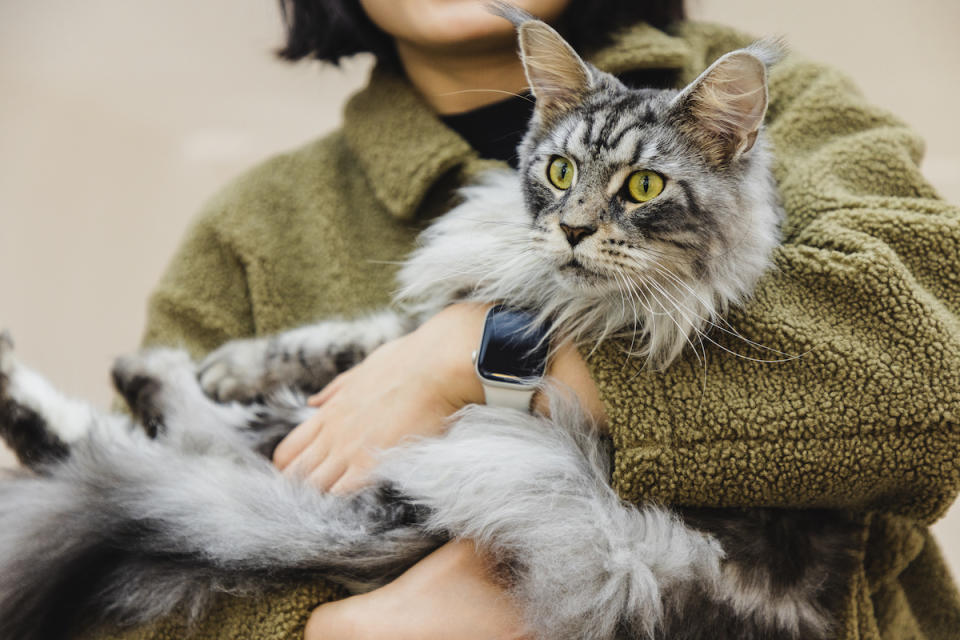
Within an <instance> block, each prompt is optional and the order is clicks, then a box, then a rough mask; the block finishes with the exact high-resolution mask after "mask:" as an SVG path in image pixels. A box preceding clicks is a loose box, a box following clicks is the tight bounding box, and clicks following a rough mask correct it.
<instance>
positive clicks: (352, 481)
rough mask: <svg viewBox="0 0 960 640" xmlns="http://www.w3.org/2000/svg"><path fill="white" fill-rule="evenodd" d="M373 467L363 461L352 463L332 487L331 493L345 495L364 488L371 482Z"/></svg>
mask: <svg viewBox="0 0 960 640" xmlns="http://www.w3.org/2000/svg"><path fill="white" fill-rule="evenodd" d="M371 468H372V467H371V466H369V465H367V464H364V463H363V462H361V463H356V464H352V465H350V467H349V468H348V469H347V470H346V472H344V474H343V475H342V476H340V479H339V480H337V481H336V482H335V483H333V485H332V486H331V487H330V493H335V494H337V495H340V496H345V495H348V494H351V493H354V492H356V491H359V490H360V489H363V488H364V487H365V486H367V485H368V484H370V470H371Z"/></svg>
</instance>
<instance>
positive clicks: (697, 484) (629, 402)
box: [587, 59, 960, 522]
mask: <svg viewBox="0 0 960 640" xmlns="http://www.w3.org/2000/svg"><path fill="white" fill-rule="evenodd" d="M770 95H771V102H770V108H769V113H768V122H767V134H768V139H769V140H770V141H771V143H772V144H773V147H774V151H775V154H776V163H775V173H776V177H777V181H778V183H779V185H780V189H781V194H782V198H783V202H784V205H785V208H786V212H787V220H786V223H785V226H784V229H783V231H784V242H783V244H782V246H781V247H780V248H779V249H778V250H777V251H776V253H775V255H774V262H775V268H774V269H773V270H772V272H771V273H769V274H768V275H767V276H765V277H764V278H763V279H762V281H761V283H760V285H759V287H758V289H757V291H756V294H755V297H754V299H753V300H751V301H750V302H749V303H748V304H747V305H746V306H745V307H744V308H742V309H739V310H735V311H734V312H732V313H731V314H730V315H729V316H728V318H727V320H728V321H729V323H730V326H731V327H732V328H734V329H735V333H736V334H738V335H734V331H730V330H728V331H720V330H717V329H714V330H713V331H710V332H708V334H707V335H708V339H707V338H704V339H703V340H702V344H703V345H704V346H705V354H706V364H705V365H704V364H702V363H701V362H700V361H699V360H698V358H697V357H696V356H695V355H694V354H693V353H686V354H685V355H684V356H683V358H682V359H680V360H678V361H676V362H675V363H674V364H673V365H671V367H670V368H669V369H668V370H667V371H665V372H638V371H637V370H636V367H635V366H634V365H633V363H630V362H629V360H628V359H627V357H626V356H625V355H624V351H625V345H623V344H618V343H616V342H609V343H607V344H605V345H603V346H602V347H601V348H600V349H598V350H597V351H596V352H594V353H593V354H591V355H588V356H587V360H588V364H589V366H590V368H591V370H592V373H593V377H594V380H595V382H596V383H597V385H598V387H599V390H600V394H601V397H602V398H603V400H604V404H605V406H606V410H607V414H608V417H609V421H610V428H611V432H612V435H613V439H614V445H615V450H616V460H615V471H614V486H615V487H616V488H617V489H618V491H619V492H620V493H621V495H623V496H624V497H625V498H627V499H631V500H640V499H648V498H656V499H661V500H663V501H666V502H669V503H674V504H683V505H709V506H756V505H768V506H800V507H803V506H823V507H836V508H849V509H855V510H861V509H865V510H884V511H887V512H890V513H894V514H898V515H905V516H909V517H912V518H916V519H918V520H921V521H926V522H929V521H931V520H933V519H935V518H936V517H937V516H938V515H939V514H941V513H942V512H943V511H944V510H945V509H946V508H947V507H948V506H949V504H950V502H951V501H952V500H953V498H954V497H955V495H956V493H957V489H958V486H960V471H958V450H960V429H958V426H957V419H958V414H960V322H958V311H960V275H958V271H960V268H958V264H960V259H958V258H960V211H958V209H957V208H956V207H952V206H950V205H948V204H946V203H944V202H943V201H941V200H939V199H938V197H937V195H936V193H935V192H934V190H933V189H932V188H931V187H930V186H929V185H928V184H927V183H926V182H925V181H924V179H923V177H922V176H921V174H920V171H919V168H918V163H919V160H920V157H921V155H922V148H923V147H922V142H921V141H920V140H919V139H918V138H917V136H916V135H914V134H913V133H911V132H910V131H909V130H908V129H907V128H905V127H904V126H903V125H902V124H901V123H900V122H898V121H897V120H896V119H895V118H893V117H892V116H890V115H888V114H887V113H885V112H883V111H881V110H878V109H876V108H874V107H871V106H869V105H868V104H867V103H866V102H865V101H864V99H863V98H862V96H861V95H860V94H859V93H858V92H857V90H856V89H855V88H854V87H853V86H852V85H851V84H850V82H849V81H848V80H847V79H846V78H844V77H843V76H842V75H841V74H839V73H837V72H835V71H833V70H830V69H826V68H824V67H821V66H818V65H814V64H811V63H807V62H803V61H798V60H792V59H788V60H786V61H784V62H783V63H781V64H780V65H778V66H777V67H776V68H775V69H774V71H773V73H772V74H771V79H770ZM748 340H749V341H750V342H747V341H748ZM751 342H752V343H755V344H756V345H760V346H757V347H754V346H751V344H750V343H751ZM698 346H699V345H698Z"/></svg>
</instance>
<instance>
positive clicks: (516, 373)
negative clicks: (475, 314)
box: [477, 306, 550, 384]
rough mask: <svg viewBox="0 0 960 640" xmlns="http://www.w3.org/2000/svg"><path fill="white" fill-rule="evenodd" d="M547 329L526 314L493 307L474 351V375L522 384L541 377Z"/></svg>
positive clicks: (544, 358)
mask: <svg viewBox="0 0 960 640" xmlns="http://www.w3.org/2000/svg"><path fill="white" fill-rule="evenodd" d="M545 336H546V328H544V327H540V326H539V325H536V324H535V318H534V316H533V315H532V314H530V313H527V312H526V311H520V310H517V309H508V308H506V307H502V306H496V307H494V308H493V309H491V310H490V312H489V313H488V314H487V322H486V326H484V329H483V339H482V340H481V341H480V348H479V349H478V350H477V372H478V373H479V374H480V376H481V377H482V378H485V379H487V380H494V381H497V382H506V383H515V384H525V383H526V382H528V381H529V380H530V379H536V378H541V377H543V373H544V369H545V368H546V364H547V351H548V350H549V348H550V345H549V342H548V341H547V340H546V339H545Z"/></svg>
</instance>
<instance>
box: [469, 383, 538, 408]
mask: <svg viewBox="0 0 960 640" xmlns="http://www.w3.org/2000/svg"><path fill="white" fill-rule="evenodd" d="M480 382H481V383H482V384H483V396H484V399H485V401H486V404H487V405H489V406H491V407H507V408H509V409H518V410H520V411H530V402H531V401H532V400H533V394H534V392H535V391H536V389H529V388H528V389H518V388H507V387H498V386H494V385H492V384H490V383H488V382H487V381H485V380H483V379H481V380H480Z"/></svg>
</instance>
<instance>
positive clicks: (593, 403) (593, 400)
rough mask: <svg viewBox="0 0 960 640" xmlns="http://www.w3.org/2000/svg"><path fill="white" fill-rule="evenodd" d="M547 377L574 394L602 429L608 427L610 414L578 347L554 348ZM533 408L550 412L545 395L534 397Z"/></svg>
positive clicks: (568, 343) (570, 345)
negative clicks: (607, 412) (608, 414)
mask: <svg viewBox="0 0 960 640" xmlns="http://www.w3.org/2000/svg"><path fill="white" fill-rule="evenodd" d="M547 375H548V376H550V377H551V378H553V379H554V380H556V381H557V382H559V383H561V384H562V385H563V386H564V387H567V388H569V389H570V390H571V391H573V393H574V395H576V397H577V399H578V400H579V401H580V405H581V406H582V407H583V408H584V410H585V411H586V412H587V414H588V415H590V416H591V417H592V418H593V419H594V420H595V421H596V423H597V424H598V425H599V426H600V427H601V428H603V427H604V426H605V425H606V421H607V414H606V410H605V409H604V406H603V401H602V400H601V399H600V391H599V390H598V389H597V385H596V384H595V383H594V382H593V377H592V376H591V375H590V368H589V367H587V363H586V361H585V360H584V359H583V356H581V355H580V351H579V350H578V349H577V347H576V346H574V345H573V344H572V343H570V342H564V343H562V344H560V345H557V346H556V347H555V348H554V349H552V350H551V353H550V357H549V359H548V360H547ZM533 406H534V408H535V409H536V410H537V411H538V412H540V413H543V414H547V415H549V413H550V408H549V406H548V405H547V398H546V397H545V396H544V394H543V393H537V394H536V395H535V396H534V398H533Z"/></svg>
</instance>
